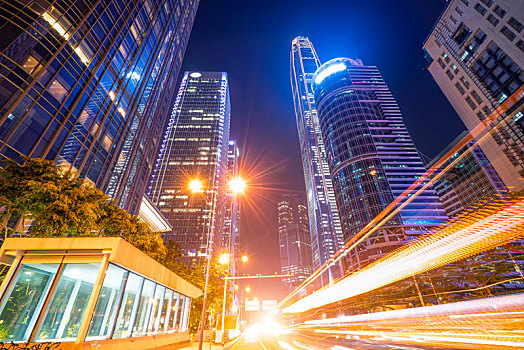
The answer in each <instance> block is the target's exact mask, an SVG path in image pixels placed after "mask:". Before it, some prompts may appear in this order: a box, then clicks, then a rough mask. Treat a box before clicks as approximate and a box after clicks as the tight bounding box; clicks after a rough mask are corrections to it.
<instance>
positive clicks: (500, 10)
mask: <svg viewBox="0 0 524 350" xmlns="http://www.w3.org/2000/svg"><path fill="white" fill-rule="evenodd" d="M493 12H495V13H496V14H497V16H499V17H500V18H502V17H504V16H505V15H506V10H504V9H503V8H502V7H500V6H499V5H497V6H495V8H494V9H493Z"/></svg>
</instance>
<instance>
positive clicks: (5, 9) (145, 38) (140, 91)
mask: <svg viewBox="0 0 524 350" xmlns="http://www.w3.org/2000/svg"><path fill="white" fill-rule="evenodd" d="M197 6H198V0H187V1H180V0H162V1H152V0H130V1H124V0H107V1H87V0H78V1H52V2H46V1H18V0H12V1H2V2H1V3H0V14H1V16H2V18H3V21H2V22H0V31H1V32H2V36H1V38H0V156H1V157H2V159H5V158H11V159H15V160H16V161H18V162H23V157H34V158H37V157H39V158H47V159H50V160H54V161H55V162H56V163H57V164H63V165H68V166H69V167H70V168H71V169H72V170H74V171H75V172H76V173H77V174H78V176H80V177H85V178H87V179H89V180H90V181H92V182H93V183H94V184H95V185H96V186H97V187H99V188H100V189H102V190H104V191H105V192H106V193H108V194H110V195H111V196H113V197H114V198H115V200H116V201H117V203H118V204H119V205H120V206H122V207H123V208H125V209H127V210H128V211H129V212H131V213H133V214H137V213H138V210H139V207H140V203H141V201H140V200H141V197H142V195H143V193H144V191H145V188H146V185H147V180H148V177H149V174H150V172H151V170H152V166H153V162H154V159H155V156H156V151H157V149H158V146H159V144H160V141H161V136H160V135H161V134H162V130H163V129H164V127H165V124H166V119H167V117H168V115H169V109H170V104H171V103H172V98H173V97H174V93H175V84H176V81H177V75H178V72H179V69H180V65H181V64H182V58H183V55H184V51H185V48H186V44H187V41H188V38H189V34H190V31H191V27H192V24H193V20H194V17H195V14H196V10H197Z"/></svg>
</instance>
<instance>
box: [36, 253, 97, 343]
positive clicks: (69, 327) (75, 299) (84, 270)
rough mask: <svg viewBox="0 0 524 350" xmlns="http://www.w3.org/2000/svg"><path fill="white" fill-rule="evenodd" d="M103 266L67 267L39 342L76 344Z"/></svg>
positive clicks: (38, 337) (89, 264) (55, 293)
mask: <svg viewBox="0 0 524 350" xmlns="http://www.w3.org/2000/svg"><path fill="white" fill-rule="evenodd" d="M99 268H100V263H84V264H76V263H75V264H65V266H64V270H63V272H62V275H61V276H60V280H59V281H58V284H57V286H56V289H55V291H54V292H53V296H52V297H51V301H50V302H49V304H48V306H47V309H46V311H45V314H44V318H43V320H44V321H43V323H42V324H41V325H40V329H39V331H38V332H37V337H36V340H37V341H72V340H75V338H76V336H77V334H78V330H79V328H80V324H81V322H82V318H83V316H84V312H85V309H86V307H87V303H88V301H89V297H90V296H91V291H92V290H93V286H94V283H95V280H96V276H97V274H98V270H99Z"/></svg>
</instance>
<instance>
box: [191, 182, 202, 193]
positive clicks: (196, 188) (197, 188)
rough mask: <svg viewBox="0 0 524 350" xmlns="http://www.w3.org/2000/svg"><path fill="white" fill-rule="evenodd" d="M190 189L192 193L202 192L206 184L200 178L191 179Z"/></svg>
mask: <svg viewBox="0 0 524 350" xmlns="http://www.w3.org/2000/svg"><path fill="white" fill-rule="evenodd" d="M189 190H190V191H191V193H200V192H202V191H203V190H204V184H203V183H202V181H200V180H199V179H192V180H191V181H189Z"/></svg>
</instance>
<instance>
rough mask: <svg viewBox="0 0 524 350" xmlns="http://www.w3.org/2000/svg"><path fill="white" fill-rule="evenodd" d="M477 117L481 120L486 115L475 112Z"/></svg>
mask: <svg viewBox="0 0 524 350" xmlns="http://www.w3.org/2000/svg"><path fill="white" fill-rule="evenodd" d="M477 118H479V120H480V121H483V120H484V119H486V116H485V115H484V113H482V112H477Z"/></svg>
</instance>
